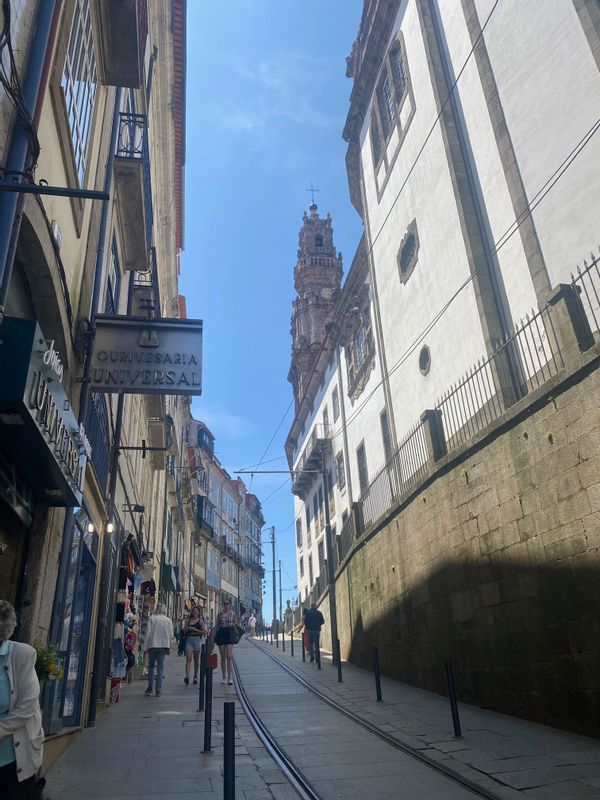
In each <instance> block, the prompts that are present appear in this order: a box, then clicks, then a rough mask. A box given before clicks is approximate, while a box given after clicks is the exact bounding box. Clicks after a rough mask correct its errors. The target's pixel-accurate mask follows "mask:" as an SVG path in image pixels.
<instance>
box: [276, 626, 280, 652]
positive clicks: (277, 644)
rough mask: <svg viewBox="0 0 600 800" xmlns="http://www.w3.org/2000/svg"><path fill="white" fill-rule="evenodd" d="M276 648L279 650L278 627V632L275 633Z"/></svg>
mask: <svg viewBox="0 0 600 800" xmlns="http://www.w3.org/2000/svg"><path fill="white" fill-rule="evenodd" d="M275 646H276V647H277V648H279V626H278V627H277V630H276V631H275Z"/></svg>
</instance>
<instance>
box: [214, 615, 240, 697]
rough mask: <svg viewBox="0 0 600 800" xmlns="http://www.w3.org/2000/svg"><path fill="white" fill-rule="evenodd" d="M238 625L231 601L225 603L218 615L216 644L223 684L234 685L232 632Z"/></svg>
mask: <svg viewBox="0 0 600 800" xmlns="http://www.w3.org/2000/svg"><path fill="white" fill-rule="evenodd" d="M235 623H236V619H235V614H234V613H233V611H231V604H230V603H229V600H225V601H224V602H223V610H222V611H220V612H219V613H218V614H217V626H216V633H215V644H216V645H218V647H219V653H220V654H221V674H222V676H223V678H222V679H221V683H228V684H229V685H230V686H231V685H232V683H233V642H232V637H231V632H232V630H233V626H234V625H235Z"/></svg>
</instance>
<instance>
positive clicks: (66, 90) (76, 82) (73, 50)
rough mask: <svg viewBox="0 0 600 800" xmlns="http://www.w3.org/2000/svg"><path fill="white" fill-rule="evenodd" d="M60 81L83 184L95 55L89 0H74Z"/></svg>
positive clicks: (93, 97)
mask: <svg viewBox="0 0 600 800" xmlns="http://www.w3.org/2000/svg"><path fill="white" fill-rule="evenodd" d="M60 85H61V87H62V91H63V96H64V100H65V104H66V109H67V121H68V124H69V132H70V134H71V143H72V145H73V152H74V155H75V167H76V172H77V180H78V183H79V186H83V183H84V178H85V169H86V162H87V156H88V150H89V145H90V138H91V129H92V118H93V113H94V101H95V99H96V56H95V53H94V40H93V36H92V22H91V18H90V7H89V0H76V3H75V15H74V17H73V24H72V26H71V33H70V35H69V45H68V48H67V56H66V58H65V64H64V67H63V74H62V79H61V82H60Z"/></svg>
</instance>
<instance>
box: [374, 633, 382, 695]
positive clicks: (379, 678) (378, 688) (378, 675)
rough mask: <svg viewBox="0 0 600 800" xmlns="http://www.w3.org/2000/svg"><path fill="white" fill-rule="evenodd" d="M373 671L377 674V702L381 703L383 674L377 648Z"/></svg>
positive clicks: (375, 649)
mask: <svg viewBox="0 0 600 800" xmlns="http://www.w3.org/2000/svg"><path fill="white" fill-rule="evenodd" d="M373 671H374V673H375V692H376V694H377V702H378V703H381V674H380V672H379V651H378V649H377V648H376V647H374V648H373Z"/></svg>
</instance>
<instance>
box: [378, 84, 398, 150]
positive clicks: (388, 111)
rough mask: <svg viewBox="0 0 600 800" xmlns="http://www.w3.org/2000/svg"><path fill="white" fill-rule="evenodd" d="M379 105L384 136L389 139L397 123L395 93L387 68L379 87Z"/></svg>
mask: <svg viewBox="0 0 600 800" xmlns="http://www.w3.org/2000/svg"><path fill="white" fill-rule="evenodd" d="M377 105H378V107H379V119H380V120H381V128H382V130H383V136H384V138H385V139H387V138H388V136H389V135H390V133H391V132H392V128H393V127H394V125H395V123H396V107H395V104H394V95H393V94H392V86H391V83H390V77H389V75H388V73H387V70H386V71H385V72H384V74H383V77H382V79H381V81H380V82H379V86H378V87H377Z"/></svg>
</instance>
